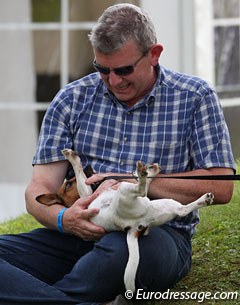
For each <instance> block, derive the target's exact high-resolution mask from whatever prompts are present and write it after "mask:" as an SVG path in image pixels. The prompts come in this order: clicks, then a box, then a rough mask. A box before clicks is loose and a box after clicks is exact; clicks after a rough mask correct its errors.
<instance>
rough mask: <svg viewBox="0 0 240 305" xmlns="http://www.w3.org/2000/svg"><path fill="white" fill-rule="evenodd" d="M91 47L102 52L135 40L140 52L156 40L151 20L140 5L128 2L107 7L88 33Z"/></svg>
mask: <svg viewBox="0 0 240 305" xmlns="http://www.w3.org/2000/svg"><path fill="white" fill-rule="evenodd" d="M89 40H90V42H91V44H92V47H93V49H95V50H97V51H98V52H100V53H103V54H110V53H112V52H114V51H116V50H119V49H121V48H122V47H123V45H124V44H125V43H126V42H128V41H130V40H135V41H136V44H137V47H138V49H139V51H140V52H142V53H143V52H145V51H146V50H148V49H149V48H150V47H151V46H152V45H153V44H155V43H156V42H157V38H156V32H155V28H154V25H153V22H152V20H151V19H150V18H149V16H148V14H147V13H146V12H145V11H143V10H142V9H141V8H140V7H138V6H135V5H133V4H129V3H122V4H116V5H113V6H110V7H108V8H107V9H106V10H105V11H104V12H103V14H102V16H101V17H100V18H99V19H98V22H97V24H96V26H94V27H93V29H92V32H91V33H90V34H89Z"/></svg>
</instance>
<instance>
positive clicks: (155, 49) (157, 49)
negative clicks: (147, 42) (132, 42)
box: [150, 44, 163, 66]
mask: <svg viewBox="0 0 240 305" xmlns="http://www.w3.org/2000/svg"><path fill="white" fill-rule="evenodd" d="M162 51H163V46H162V45H161V44H154V45H153V46H152V47H151V49H150V53H151V61H152V65H153V66H156V65H157V64H158V60H159V58H160V56H161V53H162Z"/></svg>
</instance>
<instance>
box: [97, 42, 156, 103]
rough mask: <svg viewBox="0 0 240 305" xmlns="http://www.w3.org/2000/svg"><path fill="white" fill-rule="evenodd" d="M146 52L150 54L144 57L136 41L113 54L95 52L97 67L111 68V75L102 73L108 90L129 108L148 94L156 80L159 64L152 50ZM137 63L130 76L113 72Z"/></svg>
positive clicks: (128, 43)
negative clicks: (156, 68)
mask: <svg viewBox="0 0 240 305" xmlns="http://www.w3.org/2000/svg"><path fill="white" fill-rule="evenodd" d="M146 51H148V52H146V53H145V56H143V53H140V52H139V51H138V49H137V46H136V43H135V42H134V41H129V42H127V43H126V44H125V45H124V46H123V48H121V49H119V50H117V51H116V52H114V53H112V54H103V53H100V52H97V51H95V61H96V63H97V65H100V66H102V67H107V68H110V73H109V74H103V73H100V74H101V78H102V79H103V81H104V83H105V84H106V86H107V88H108V89H109V90H110V91H111V92H112V93H113V94H114V95H115V96H116V98H117V99H119V100H120V101H122V102H125V103H126V104H127V105H128V106H129V107H131V106H133V105H134V104H135V103H136V102H138V101H139V100H140V99H141V98H142V97H143V96H144V95H145V94H146V93H148V92H149V91H150V90H151V88H152V86H153V84H154V82H155V80H156V74H155V69H154V65H156V63H157V61H156V58H155V57H156V55H155V57H154V58H155V60H153V54H152V53H153V52H152V48H151V49H149V50H146ZM159 55H160V54H159ZM158 57H159V56H158ZM157 59H158V58H157ZM136 62H137V63H136ZM135 63H136V65H135V66H134V67H133V72H132V73H131V74H129V75H118V74H116V73H117V72H116V73H115V72H114V71H113V69H115V68H120V67H125V66H131V65H134V64H135Z"/></svg>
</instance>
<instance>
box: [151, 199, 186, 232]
mask: <svg viewBox="0 0 240 305" xmlns="http://www.w3.org/2000/svg"><path fill="white" fill-rule="evenodd" d="M181 207H182V205H181V203H179V202H178V201H175V200H172V199H159V200H152V201H151V204H150V206H149V209H148V213H147V217H146V218H147V222H148V223H149V224H150V225H151V226H159V225H162V224H164V223H166V222H168V221H171V220H173V219H174V218H175V217H176V216H177V215H178V211H179V209H181Z"/></svg>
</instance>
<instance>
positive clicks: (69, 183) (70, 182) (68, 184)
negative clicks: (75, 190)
mask: <svg viewBox="0 0 240 305" xmlns="http://www.w3.org/2000/svg"><path fill="white" fill-rule="evenodd" d="M71 187H72V181H70V180H68V181H66V185H65V191H66V190H68V189H69V188H71Z"/></svg>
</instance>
